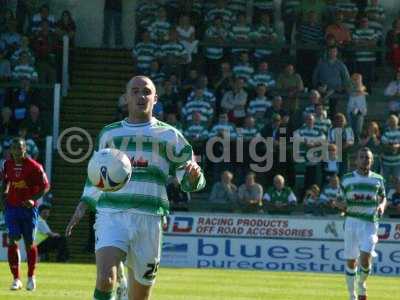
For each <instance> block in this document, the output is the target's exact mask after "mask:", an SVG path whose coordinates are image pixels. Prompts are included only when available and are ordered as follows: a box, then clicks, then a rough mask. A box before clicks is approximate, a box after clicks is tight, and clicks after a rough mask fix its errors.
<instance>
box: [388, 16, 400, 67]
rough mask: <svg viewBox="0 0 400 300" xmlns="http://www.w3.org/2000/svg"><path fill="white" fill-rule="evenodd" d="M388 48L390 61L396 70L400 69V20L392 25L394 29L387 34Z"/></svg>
mask: <svg viewBox="0 0 400 300" xmlns="http://www.w3.org/2000/svg"><path fill="white" fill-rule="evenodd" d="M386 47H387V48H388V49H387V50H388V60H389V61H390V62H391V63H392V64H393V67H394V69H395V70H398V69H399V68H400V19H399V18H397V19H396V20H394V21H393V23H392V29H390V30H389V31H388V32H387V34H386Z"/></svg>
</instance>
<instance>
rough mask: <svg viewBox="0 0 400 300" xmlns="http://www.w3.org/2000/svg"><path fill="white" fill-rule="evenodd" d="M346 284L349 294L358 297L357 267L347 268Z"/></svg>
mask: <svg viewBox="0 0 400 300" xmlns="http://www.w3.org/2000/svg"><path fill="white" fill-rule="evenodd" d="M345 273H346V283H347V290H348V291H349V294H350V296H351V297H356V296H357V294H356V288H355V285H356V274H357V267H355V268H354V269H351V268H349V267H348V266H346V270H345Z"/></svg>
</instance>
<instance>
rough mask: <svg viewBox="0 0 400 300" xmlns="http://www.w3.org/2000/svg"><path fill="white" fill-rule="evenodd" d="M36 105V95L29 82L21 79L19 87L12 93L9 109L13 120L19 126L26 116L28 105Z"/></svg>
mask: <svg viewBox="0 0 400 300" xmlns="http://www.w3.org/2000/svg"><path fill="white" fill-rule="evenodd" d="M31 104H37V103H36V93H35V92H34V91H33V90H32V88H31V84H30V82H29V80H27V79H26V78H23V79H22V80H21V86H20V87H19V88H18V89H16V90H15V91H14V92H13V96H12V102H11V108H12V110H13V112H14V120H15V122H16V124H17V125H19V124H20V123H21V122H22V121H24V120H25V118H26V117H27V115H28V109H29V105H31Z"/></svg>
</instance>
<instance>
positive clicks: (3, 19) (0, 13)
mask: <svg viewBox="0 0 400 300" xmlns="http://www.w3.org/2000/svg"><path fill="white" fill-rule="evenodd" d="M2 5H4V4H2ZM15 22H16V19H15V16H14V12H13V11H12V10H11V9H7V8H6V9H4V7H1V9H0V33H3V32H6V31H7V29H8V27H9V25H10V24H11V23H15ZM17 31H18V32H21V31H19V30H17Z"/></svg>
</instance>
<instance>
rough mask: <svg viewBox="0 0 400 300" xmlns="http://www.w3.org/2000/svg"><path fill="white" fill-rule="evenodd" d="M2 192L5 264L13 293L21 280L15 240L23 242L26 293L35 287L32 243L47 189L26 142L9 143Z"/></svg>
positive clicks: (34, 257)
mask: <svg viewBox="0 0 400 300" xmlns="http://www.w3.org/2000/svg"><path fill="white" fill-rule="evenodd" d="M3 167H4V169H3V177H4V178H3V193H4V197H3V199H5V221H6V224H7V228H8V236H9V245H8V263H9V265H10V270H11V273H12V274H13V276H14V281H13V283H12V285H11V289H12V290H19V289H21V288H22V282H21V280H20V268H19V266H20V255H19V249H18V240H19V239H20V238H21V236H22V237H23V239H24V243H25V248H26V256H27V260H28V283H27V286H26V289H27V290H34V289H35V288H36V280H35V276H34V272H35V265H36V261H37V257H38V250H37V247H36V245H35V244H34V243H33V241H34V237H35V230H36V226H37V221H38V208H37V200H38V199H39V198H41V197H42V196H43V195H44V194H46V193H47V192H48V190H49V188H50V186H49V182H48V180H47V176H46V173H45V172H44V171H43V167H42V165H41V164H39V163H38V162H36V161H35V160H33V159H31V158H29V157H28V155H27V152H26V143H25V140H24V139H22V138H15V139H13V141H12V144H11V158H9V159H7V160H6V161H5V162H4V166H3Z"/></svg>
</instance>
